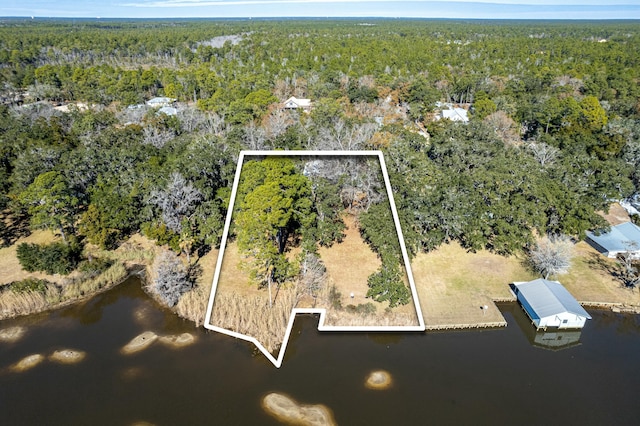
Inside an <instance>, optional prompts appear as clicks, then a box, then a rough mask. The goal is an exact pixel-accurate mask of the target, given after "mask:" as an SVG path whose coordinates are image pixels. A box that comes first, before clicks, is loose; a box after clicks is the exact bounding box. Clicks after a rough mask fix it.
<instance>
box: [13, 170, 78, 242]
mask: <svg viewBox="0 0 640 426" xmlns="http://www.w3.org/2000/svg"><path fill="white" fill-rule="evenodd" d="M19 199H20V201H21V202H22V204H24V205H25V206H26V207H27V212H28V213H29V215H30V216H31V226H32V227H34V228H45V229H50V230H52V231H55V230H58V231H60V234H61V235H62V239H63V240H64V241H65V242H66V241H67V237H66V232H65V231H66V230H69V229H71V230H73V228H74V226H73V224H74V222H75V218H76V214H77V212H78V199H77V198H76V197H75V196H74V195H73V193H72V192H71V189H70V188H69V185H68V184H67V182H66V180H65V178H64V176H63V175H62V174H61V173H59V172H57V171H55V170H54V171H50V172H46V173H42V174H41V175H39V176H38V177H36V179H35V180H34V181H33V183H32V184H31V185H29V186H28V187H27V189H25V190H24V191H23V192H22V193H21V194H20V196H19Z"/></svg>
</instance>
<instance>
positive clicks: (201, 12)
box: [0, 0, 640, 19]
mask: <svg viewBox="0 0 640 426" xmlns="http://www.w3.org/2000/svg"><path fill="white" fill-rule="evenodd" d="M0 16H27V17H31V16H33V17H69V18H187V17H189V18H229V17H245V18H248V17H253V18H259V17H292V16H298V17H407V18H477V19H640V0H439V1H426V0H401V1H389V0H368V1H365V0H0Z"/></svg>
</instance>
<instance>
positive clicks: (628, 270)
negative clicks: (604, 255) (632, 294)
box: [616, 242, 640, 288]
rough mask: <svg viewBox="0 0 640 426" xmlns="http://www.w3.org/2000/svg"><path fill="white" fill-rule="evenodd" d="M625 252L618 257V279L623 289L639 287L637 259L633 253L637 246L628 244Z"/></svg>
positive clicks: (639, 272) (639, 273)
mask: <svg viewBox="0 0 640 426" xmlns="http://www.w3.org/2000/svg"><path fill="white" fill-rule="evenodd" d="M626 246H627V247H626V248H627V251H626V252H623V253H620V254H619V255H618V268H619V270H618V273H617V274H616V275H617V276H618V278H619V279H620V280H621V281H622V283H623V284H624V286H625V287H629V288H635V287H637V286H638V285H640V269H639V268H638V261H639V260H638V258H637V257H636V256H635V255H634V253H635V252H636V251H637V250H638V248H639V247H638V244H637V243H635V242H628V243H627V244H626Z"/></svg>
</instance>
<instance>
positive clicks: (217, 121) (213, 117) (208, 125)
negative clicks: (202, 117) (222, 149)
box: [203, 112, 228, 136]
mask: <svg viewBox="0 0 640 426" xmlns="http://www.w3.org/2000/svg"><path fill="white" fill-rule="evenodd" d="M203 128H204V131H205V132H207V133H211V134H214V135H216V136H224V135H225V134H226V133H227V130H228V126H227V123H225V121H224V116H223V115H218V114H216V113H215V112H210V113H208V114H207V120H206V121H205V123H204V124H203Z"/></svg>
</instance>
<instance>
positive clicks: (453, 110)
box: [436, 102, 469, 123]
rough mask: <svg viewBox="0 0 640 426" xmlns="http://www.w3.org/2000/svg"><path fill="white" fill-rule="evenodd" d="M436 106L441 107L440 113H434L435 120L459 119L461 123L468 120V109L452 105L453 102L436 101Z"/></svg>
mask: <svg viewBox="0 0 640 426" xmlns="http://www.w3.org/2000/svg"><path fill="white" fill-rule="evenodd" d="M436 107H438V108H442V109H441V111H440V113H439V114H436V120H440V119H442V118H446V119H448V120H451V121H459V122H461V123H468V122H469V115H468V111H467V110H466V109H464V108H460V107H456V106H453V104H450V103H443V102H436ZM444 108H446V109H444Z"/></svg>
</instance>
